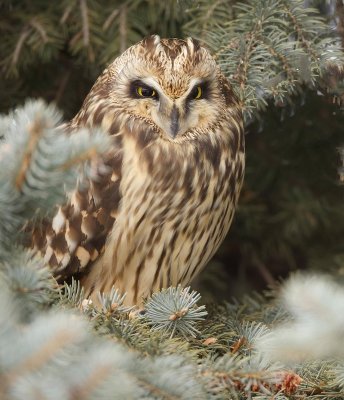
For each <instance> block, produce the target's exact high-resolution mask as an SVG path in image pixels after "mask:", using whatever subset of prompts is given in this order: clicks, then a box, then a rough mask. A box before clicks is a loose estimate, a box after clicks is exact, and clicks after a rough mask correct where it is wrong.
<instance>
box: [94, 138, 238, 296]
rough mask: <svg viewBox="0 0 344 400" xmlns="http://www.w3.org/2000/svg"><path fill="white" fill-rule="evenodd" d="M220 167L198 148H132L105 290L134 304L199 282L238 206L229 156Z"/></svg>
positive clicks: (128, 145)
mask: <svg viewBox="0 0 344 400" xmlns="http://www.w3.org/2000/svg"><path fill="white" fill-rule="evenodd" d="M182 150H184V153H183V151H182ZM216 163H217V164H216V170H215V169H214V164H213V162H211V161H209V159H208V157H205V156H203V155H202V153H200V152H199V151H197V152H196V151H195V149H194V148H193V147H190V148H189V149H188V148H185V149H179V151H176V152H174V153H173V151H171V149H169V148H167V147H166V146H165V147H160V148H159V147H156V148H155V149H154V147H153V146H151V148H149V149H146V151H145V149H141V150H140V151H138V147H137V145H136V143H135V141H133V140H132V139H127V140H126V141H125V142H124V144H123V166H122V180H121V187H120V189H121V194H122V200H121V205H120V208H119V213H118V216H117V218H116V223H115V224H114V227H113V230H112V233H111V235H110V236H109V238H108V241H107V243H106V246H105V247H106V251H105V253H104V256H103V257H102V259H101V260H100V261H99V262H101V263H102V270H103V272H102V276H101V278H102V279H101V281H102V286H101V287H100V288H99V290H101V291H108V290H110V289H111V286H112V285H114V286H115V287H117V288H119V289H120V290H122V291H126V292H127V303H128V304H133V303H136V302H140V301H141V299H142V298H143V297H147V296H149V295H150V294H151V292H153V291H156V290H159V289H160V288H162V287H168V286H170V285H174V286H176V285H177V284H179V283H181V284H187V283H188V282H189V281H190V280H192V278H193V277H194V276H195V275H196V274H197V273H198V272H199V271H200V269H201V268H202V267H203V266H204V265H205V264H206V262H207V261H208V260H209V259H210V257H211V256H212V255H213V253H214V252H215V251H216V249H217V248H218V246H219V245H220V243H221V242H222V240H223V238H224V236H225V235H226V233H227V231H228V229H229V226H230V222H231V219H232V216H233V211H234V207H235V203H236V198H237V197H236V194H235V192H236V190H237V189H236V185H235V187H233V186H232V185H233V182H236V180H235V179H234V180H233V179H231V176H233V174H234V172H235V165H234V164H235V161H234V162H233V160H231V159H229V158H228V154H227V153H226V152H225V151H224V152H220V153H219V154H218V155H217V161H216ZM238 184H239V183H238ZM233 190H234V192H233ZM96 281H99V279H96Z"/></svg>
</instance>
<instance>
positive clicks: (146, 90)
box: [136, 86, 156, 97]
mask: <svg viewBox="0 0 344 400" xmlns="http://www.w3.org/2000/svg"><path fill="white" fill-rule="evenodd" d="M136 93H137V94H138V95H139V96H140V97H156V92H155V90H154V89H152V88H150V87H148V86H138V87H137V88H136Z"/></svg>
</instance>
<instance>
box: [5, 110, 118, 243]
mask: <svg viewBox="0 0 344 400" xmlns="http://www.w3.org/2000/svg"><path fill="white" fill-rule="evenodd" d="M10 119H11V120H12V121H11V123H9V119H8V117H7V118H6V119H5V120H4V126H3V128H2V129H1V131H3V130H5V129H7V132H5V137H4V141H3V142H2V145H1V148H0V165H1V168H2V169H1V171H2V172H1V173H0V182H1V189H0V209H2V210H3V212H4V218H3V219H2V220H1V221H0V225H1V228H2V229H1V235H2V237H1V238H0V239H1V242H2V245H3V246H4V245H5V244H6V243H7V244H8V245H9V246H11V245H13V243H12V241H11V239H9V238H12V235H13V233H14V232H16V231H17V230H18V229H19V227H20V225H23V224H24V222H25V219H32V218H33V217H34V216H37V215H38V213H40V215H44V214H46V213H47V212H51V209H52V207H54V206H55V205H56V204H58V203H59V202H61V201H63V200H64V199H65V196H66V190H69V188H73V187H74V186H75V184H76V182H77V180H80V179H81V178H80V176H79V174H80V173H83V175H84V176H89V177H91V176H92V175H95V174H96V171H95V168H99V167H101V163H99V165H98V164H97V157H98V155H100V154H102V153H105V152H106V151H107V149H108V148H109V143H110V140H111V139H110V138H109V137H108V136H107V135H105V134H102V133H100V132H97V131H96V132H92V133H90V132H88V131H87V130H82V131H80V132H77V133H73V134H70V135H68V136H67V135H65V134H63V131H62V129H61V128H60V127H58V125H59V124H60V115H59V114H58V113H57V111H56V110H55V108H54V107H52V106H50V107H46V106H45V105H44V103H43V102H27V103H26V105H25V106H24V107H23V108H22V109H18V110H17V111H16V113H14V114H12V115H11V116H10ZM0 124H1V122H0ZM82 165H84V167H83V170H82V169H80V167H81V166H82ZM93 178H94V176H93Z"/></svg>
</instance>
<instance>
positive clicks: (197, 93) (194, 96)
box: [186, 81, 210, 102]
mask: <svg viewBox="0 0 344 400" xmlns="http://www.w3.org/2000/svg"><path fill="white" fill-rule="evenodd" d="M209 87H210V83H209V82H208V81H204V82H201V83H197V84H196V85H195V86H194V87H193V88H192V90H191V92H190V93H189V95H188V97H187V98H186V102H189V101H191V100H201V99H209V92H210V90H209Z"/></svg>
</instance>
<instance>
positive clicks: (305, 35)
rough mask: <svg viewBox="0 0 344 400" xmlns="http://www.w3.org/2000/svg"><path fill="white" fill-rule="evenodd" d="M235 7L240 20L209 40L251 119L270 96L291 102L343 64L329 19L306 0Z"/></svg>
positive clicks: (254, 0) (253, 0)
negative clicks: (327, 22)
mask: <svg viewBox="0 0 344 400" xmlns="http://www.w3.org/2000/svg"><path fill="white" fill-rule="evenodd" d="M234 8H235V9H236V10H237V11H238V15H237V17H236V19H234V20H232V21H228V23H227V25H226V27H225V28H224V29H222V30H218V31H217V32H216V33H214V34H209V35H208V37H207V39H206V40H207V42H208V43H209V44H210V46H211V47H212V48H213V49H214V51H215V55H216V57H217V59H218V62H219V64H220V65H221V67H222V69H223V71H224V72H225V74H226V75H227V77H228V78H229V79H230V81H231V82H232V83H233V85H234V88H235V90H236V91H237V93H238V96H239V99H240V102H241V105H242V107H243V109H244V113H245V118H246V120H247V121H249V120H250V119H251V118H252V117H253V116H255V117H256V116H258V113H259V111H261V110H263V109H264V108H265V107H266V105H267V101H268V100H269V99H273V100H274V102H275V104H276V105H279V106H280V105H283V104H284V103H286V102H291V96H293V95H294V94H295V93H297V92H298V91H300V90H301V88H302V85H308V86H309V87H311V88H314V86H315V85H318V86H320V85H321V84H323V82H322V76H323V75H324V74H325V72H326V70H328V69H329V68H333V67H334V66H337V68H338V69H339V70H342V69H343V65H344V55H343V53H342V50H341V48H340V44H339V41H338V39H337V38H335V37H329V35H328V28H327V27H326V24H325V22H324V21H323V20H322V19H321V18H320V17H319V16H318V15H317V13H316V11H315V10H314V9H311V8H304V7H303V4H301V2H300V1H298V0H293V1H291V2H286V1H284V0H278V1H272V0H264V1H260V0H259V1H258V0H251V1H249V2H248V3H247V4H242V3H238V4H236V5H235V6H234ZM288 19H289V21H290V23H289V22H288ZM291 38H294V39H291Z"/></svg>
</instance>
